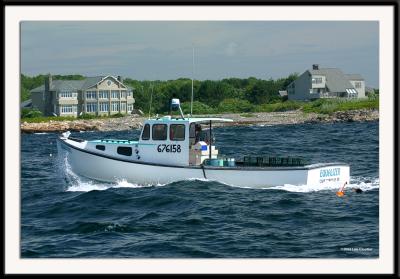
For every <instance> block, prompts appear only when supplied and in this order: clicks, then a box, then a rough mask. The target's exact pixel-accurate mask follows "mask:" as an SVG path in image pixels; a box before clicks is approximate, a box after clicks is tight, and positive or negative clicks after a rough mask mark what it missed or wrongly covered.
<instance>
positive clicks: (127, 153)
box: [117, 146, 132, 156]
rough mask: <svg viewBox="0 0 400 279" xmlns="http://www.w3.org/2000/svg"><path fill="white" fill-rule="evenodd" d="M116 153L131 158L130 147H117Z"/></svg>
mask: <svg viewBox="0 0 400 279" xmlns="http://www.w3.org/2000/svg"><path fill="white" fill-rule="evenodd" d="M117 153H118V154H121V155H125V156H131V155H132V148H131V147H125V146H118V148H117Z"/></svg>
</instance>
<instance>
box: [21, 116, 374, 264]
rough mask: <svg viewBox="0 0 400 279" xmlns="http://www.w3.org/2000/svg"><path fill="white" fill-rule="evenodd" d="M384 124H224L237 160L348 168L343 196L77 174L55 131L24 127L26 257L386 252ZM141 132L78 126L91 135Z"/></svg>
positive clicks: (222, 139) (222, 142)
mask: <svg viewBox="0 0 400 279" xmlns="http://www.w3.org/2000/svg"><path fill="white" fill-rule="evenodd" d="M378 128H379V123H378V122H352V123H336V124H302V125H277V126H251V127H224V128H222V127H221V128H215V130H214V132H215V135H216V139H217V142H216V145H217V148H219V151H220V153H224V154H226V155H230V156H234V157H236V158H240V157H242V156H244V155H247V154H253V155H260V154H265V155H270V154H274V155H291V156H300V157H303V158H306V159H308V161H309V162H310V163H317V162H334V161H341V162H346V163H348V164H350V166H351V181H350V185H348V186H346V189H345V195H344V197H342V198H339V197H337V196H336V194H335V193H336V191H337V190H338V189H323V188H320V187H318V186H317V185H316V186H315V187H307V186H293V185H280V186H277V187H273V188H271V189H262V190H259V189H258V190H257V189H250V188H238V187H232V186H228V185H224V184H221V183H218V182H214V181H207V180H188V181H180V182H175V183H171V184H166V185H153V186H141V185H135V184H130V183H128V182H126V181H119V182H116V183H111V184H108V183H99V182H95V181H91V180H88V179H85V178H83V177H79V176H77V175H76V174H74V173H73V172H72V171H71V170H70V168H69V165H68V161H67V160H65V158H63V157H62V156H60V155H59V154H57V146H56V137H57V134H23V135H22V136H21V137H22V138H21V144H22V146H21V152H22V156H21V236H20V239H21V257H22V258H377V257H379V227H378V224H379V222H378V221H379V219H378V216H379V174H378V170H379V156H378V155H379V139H378V130H379V129H378ZM138 135H139V131H138V130H131V131H123V132H83V133H79V132H76V133H72V136H74V137H80V138H84V139H98V138H120V139H136V138H137V137H138ZM352 188H360V189H362V190H363V192H362V193H356V192H354V191H352Z"/></svg>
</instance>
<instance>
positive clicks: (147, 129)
mask: <svg viewBox="0 0 400 279" xmlns="http://www.w3.org/2000/svg"><path fill="white" fill-rule="evenodd" d="M149 139H150V125H149V124H146V125H144V128H143V133H142V140H149Z"/></svg>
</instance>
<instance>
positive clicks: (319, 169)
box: [57, 138, 350, 188]
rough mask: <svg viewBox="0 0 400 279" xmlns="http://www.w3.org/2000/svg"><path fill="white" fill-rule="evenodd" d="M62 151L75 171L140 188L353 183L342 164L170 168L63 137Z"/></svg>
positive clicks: (95, 178)
mask: <svg viewBox="0 0 400 279" xmlns="http://www.w3.org/2000/svg"><path fill="white" fill-rule="evenodd" d="M57 146H58V150H59V152H66V153H67V156H68V162H69V164H70V166H71V168H72V171H73V172H74V173H76V174H78V175H81V176H84V177H87V178H90V179H94V180H99V181H104V182H116V181H121V180H126V181H128V182H130V183H134V184H139V185H156V184H167V183H171V182H175V181H180V180H185V179H208V180H215V181H218V182H221V183H225V184H228V185H232V186H239V187H250V188H265V187H270V186H278V185H285V184H291V185H310V186H311V185H326V186H327V187H328V186H330V187H332V186H336V187H338V188H339V187H341V186H342V185H343V184H344V183H345V182H347V183H349V181H350V167H349V166H348V165H347V164H342V163H337V164H336V163H330V164H316V165H308V166H304V167H265V168H260V167H241V168H240V167H232V168H228V167H204V168H202V167H199V166H168V165H159V164H151V163H142V162H134V161H128V160H122V159H119V158H111V157H107V156H101V155H98V154H95V153H93V152H90V151H87V150H85V149H84V144H83V143H79V142H75V141H73V140H69V139H63V138H60V139H59V140H58V141H57Z"/></svg>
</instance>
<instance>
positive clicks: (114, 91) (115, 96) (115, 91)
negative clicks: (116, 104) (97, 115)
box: [111, 90, 119, 99]
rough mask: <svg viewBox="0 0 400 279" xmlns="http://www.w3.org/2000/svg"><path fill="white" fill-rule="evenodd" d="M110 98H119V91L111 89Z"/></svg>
mask: <svg viewBox="0 0 400 279" xmlns="http://www.w3.org/2000/svg"><path fill="white" fill-rule="evenodd" d="M111 98H113V99H118V98H119V91H118V90H111Z"/></svg>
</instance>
